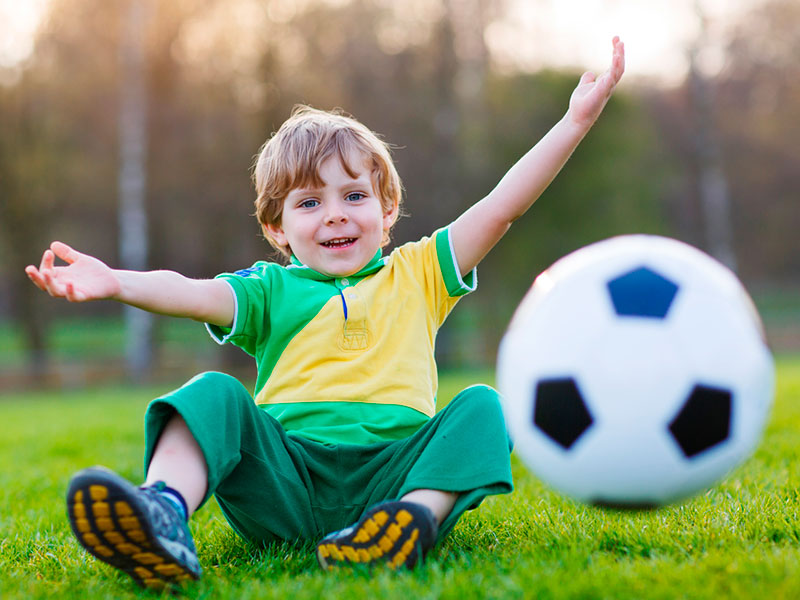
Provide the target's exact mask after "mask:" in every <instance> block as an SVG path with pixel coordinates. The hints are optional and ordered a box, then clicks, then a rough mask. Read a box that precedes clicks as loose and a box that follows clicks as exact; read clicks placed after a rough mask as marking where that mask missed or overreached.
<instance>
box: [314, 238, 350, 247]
mask: <svg viewBox="0 0 800 600" xmlns="http://www.w3.org/2000/svg"><path fill="white" fill-rule="evenodd" d="M354 241H355V239H354V238H341V239H338V240H328V241H327V242H323V243H322V245H323V246H328V247H329V248H330V247H335V246H346V245H347V244H350V243H352V242H354Z"/></svg>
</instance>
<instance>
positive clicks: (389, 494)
mask: <svg viewBox="0 0 800 600" xmlns="http://www.w3.org/2000/svg"><path fill="white" fill-rule="evenodd" d="M175 412H177V413H179V414H180V415H181V416H182V417H183V419H184V420H185V421H186V424H187V425H188V426H189V430H190V431H191V432H192V435H193V436H194V437H195V439H196V440H197V442H198V444H199V445H200V448H201V450H202V452H203V455H204V456H205V459H206V464H207V465H208V491H207V494H206V497H205V498H204V499H203V502H205V501H206V500H208V498H210V497H211V495H212V494H213V495H216V497H217V502H218V503H219V506H220V508H221V509H222V512H223V513H224V515H225V517H226V518H227V519H228V521H229V523H230V524H231V526H232V527H233V528H234V530H235V531H236V532H237V533H238V534H239V535H241V536H242V537H243V538H245V539H247V540H250V541H253V542H256V543H266V542H271V541H274V540H298V539H303V540H310V541H315V540H318V539H320V538H321V537H323V536H324V535H325V534H327V533H330V532H331V531H336V530H338V529H342V528H344V527H346V526H348V525H351V524H353V523H354V522H356V521H357V520H358V519H359V517H360V516H361V514H362V513H363V512H364V511H365V510H366V509H367V508H369V507H370V506H372V505H374V504H376V503H378V502H382V501H384V500H395V499H398V498H400V497H402V496H403V495H404V494H406V493H408V492H410V491H412V490H415V489H435V490H444V491H450V492H458V493H459V497H458V500H457V502H456V505H455V507H454V508H453V511H452V512H451V513H450V516H449V517H448V518H447V519H446V520H445V521H444V523H442V525H441V527H440V529H439V539H440V540H441V539H442V538H443V537H444V536H445V535H446V534H447V533H448V532H449V531H450V530H451V529H452V527H453V526H454V525H455V523H456V521H457V520H458V518H459V517H460V516H461V514H463V513H464V511H466V510H469V509H472V508H475V507H477V506H478V504H480V503H481V501H482V500H483V499H484V498H485V497H486V496H488V495H490V494H503V493H508V492H511V490H512V489H513V488H512V481H511V465H510V458H509V456H510V442H509V439H508V435H507V433H506V429H505V422H504V419H503V414H502V412H501V408H500V403H499V398H498V395H497V392H496V391H495V390H493V389H492V388H490V387H487V386H482V385H478V386H473V387H470V388H467V389H466V390H464V391H462V392H461V393H460V394H458V395H457V396H456V397H455V398H453V400H452V401H451V402H450V404H448V405H447V406H446V407H445V408H444V409H442V410H441V411H440V412H439V413H438V414H437V415H436V416H434V417H433V418H432V419H431V420H430V421H429V422H427V423H426V424H425V425H423V426H422V427H421V428H420V429H419V431H417V432H416V433H415V434H414V435H411V436H409V437H407V438H404V439H401V440H397V441H388V442H381V443H378V444H370V445H355V444H339V445H335V446H334V445H329V444H322V443H319V442H315V441H311V440H307V439H305V438H303V437H301V436H298V435H293V434H287V432H286V431H285V430H284V429H283V427H281V425H280V423H278V421H276V420H275V419H274V418H273V417H271V416H270V415H268V414H267V413H266V412H264V411H263V410H261V409H260V408H258V407H257V406H256V404H255V403H254V402H253V398H252V396H251V395H250V393H249V392H248V391H247V389H246V388H245V387H244V386H243V385H242V384H241V383H239V382H238V381H237V380H236V379H235V378H233V377H230V376H228V375H224V374H222V373H204V374H202V375H198V376H197V377H195V378H194V379H192V380H191V381H189V382H188V383H187V384H186V385H184V386H183V387H181V388H180V389H178V390H176V391H174V392H172V393H171V394H169V395H167V396H165V397H163V398H159V399H157V400H154V401H153V402H152V403H150V405H149V406H148V409H147V414H146V415H145V470H147V468H148V466H149V464H150V460H151V459H152V456H153V450H154V449H155V445H156V442H157V441H158V437H159V435H160V434H161V431H162V430H163V429H164V426H165V425H166V424H167V421H168V420H169V419H170V417H171V416H172V415H173V414H174V413H175Z"/></svg>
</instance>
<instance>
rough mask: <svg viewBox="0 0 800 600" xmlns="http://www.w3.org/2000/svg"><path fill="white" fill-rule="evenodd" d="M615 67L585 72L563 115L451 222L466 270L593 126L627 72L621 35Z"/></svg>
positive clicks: (460, 262) (463, 270)
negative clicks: (484, 194)
mask: <svg viewBox="0 0 800 600" xmlns="http://www.w3.org/2000/svg"><path fill="white" fill-rule="evenodd" d="M612 43H613V46H614V51H613V56H612V60H611V66H610V67H609V69H608V70H607V71H606V72H605V73H603V74H602V75H601V76H600V77H595V75H594V74H593V73H589V72H587V73H584V74H583V76H582V77H581V79H580V82H579V83H578V86H577V87H576V88H575V90H574V91H573V92H572V97H571V98H570V102H569V109H568V110H567V113H566V114H565V115H564V117H563V118H562V119H561V120H560V121H559V122H558V123H556V124H555V126H553V128H552V129H551V130H550V131H549V132H548V133H547V134H546V135H545V136H544V137H543V138H542V139H541V140H539V142H538V143H537V144H536V145H535V146H534V147H533V148H531V150H529V151H528V153H527V154H525V156H523V157H522V158H521V159H520V160H519V161H518V162H517V163H516V164H515V165H514V166H513V167H511V169H510V170H509V171H508V172H507V173H506V174H505V176H504V177H503V179H501V180H500V183H498V184H497V186H496V187H495V188H494V189H493V190H492V191H491V192H490V193H489V195H488V196H486V197H485V198H483V199H482V200H481V201H479V202H477V203H476V204H474V205H472V206H471V207H470V208H469V209H467V211H465V212H464V213H463V214H462V215H461V216H460V217H458V218H457V219H456V220H455V221H454V222H453V223H452V225H451V226H450V235H451V239H452V243H453V249H454V251H455V254H456V258H457V259H458V266H459V268H460V270H461V273H462V275H464V274H466V273H468V272H469V271H471V270H472V269H473V268H474V267H475V266H477V264H478V263H479V262H480V261H481V260H482V259H483V257H484V256H486V254H487V253H488V252H489V250H491V249H492V248H493V247H494V245H495V244H496V243H497V242H499V241H500V238H502V237H503V235H505V233H506V231H508V228H509V227H510V226H511V223H513V222H514V221H515V220H516V219H518V218H519V217H521V216H522V215H523V214H524V213H525V211H526V210H528V208H530V206H531V205H532V204H533V203H534V202H535V201H536V199H537V198H538V197H539V196H540V195H541V194H542V192H543V191H544V190H545V189H546V188H547V186H548V185H550V182H551V181H552V180H553V179H554V178H555V176H556V175H557V174H558V172H559V171H560V170H561V168H562V167H563V166H564V164H565V163H566V162H567V160H568V159H569V157H570V155H571V154H572V152H573V151H574V150H575V148H576V147H577V146H578V144H579V143H580V141H581V140H582V139H583V137H584V136H585V135H586V133H587V132H588V131H589V129H591V127H592V125H593V124H594V122H595V121H596V120H597V118H598V117H599V116H600V113H601V112H602V111H603V107H605V105H606V102H608V99H609V98H610V97H611V94H612V93H613V91H614V88H615V87H616V85H617V83H618V82H619V80H620V78H621V77H622V73H623V72H624V71H625V47H624V45H623V43H622V42H621V41H620V40H619V38H618V37H615V38H614V39H613V41H612Z"/></svg>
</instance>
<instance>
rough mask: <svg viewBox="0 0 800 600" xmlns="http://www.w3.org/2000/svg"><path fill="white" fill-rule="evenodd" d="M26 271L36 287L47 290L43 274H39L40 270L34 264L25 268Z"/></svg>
mask: <svg viewBox="0 0 800 600" xmlns="http://www.w3.org/2000/svg"><path fill="white" fill-rule="evenodd" d="M25 273H26V274H27V275H28V279H30V280H31V281H32V282H33V284H34V285H35V286H36V287H38V288H39V289H40V290H42V291H43V292H46V291H47V289H46V288H45V285H44V280H43V279H42V276H41V275H40V274H39V270H38V269H37V268H36V267H34V266H33V265H28V266H27V267H26V268H25Z"/></svg>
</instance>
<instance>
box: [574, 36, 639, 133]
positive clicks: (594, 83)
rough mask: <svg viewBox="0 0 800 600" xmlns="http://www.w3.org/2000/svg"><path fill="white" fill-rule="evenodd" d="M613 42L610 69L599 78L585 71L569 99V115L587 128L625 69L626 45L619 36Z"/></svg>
mask: <svg viewBox="0 0 800 600" xmlns="http://www.w3.org/2000/svg"><path fill="white" fill-rule="evenodd" d="M612 44H613V45H614V53H613V55H612V58H611V66H610V67H609V68H608V70H607V71H606V72H605V73H603V74H602V75H600V77H597V78H595V75H594V73H592V72H590V71H587V72H586V73H584V74H583V76H582V77H581V80H580V82H578V87H576V88H575V91H573V92H572V97H571V98H570V101H569V112H568V114H567V116H568V117H569V118H570V120H571V121H572V122H573V123H575V124H576V125H579V126H581V127H584V128H586V129H588V128H589V127H591V126H592V124H593V123H594V122H595V121H596V120H597V117H599V116H600V113H601V112H602V111H603V107H605V105H606V102H608V99H609V98H610V97H611V94H612V93H613V92H614V88H615V87H616V85H617V83H619V80H620V79H621V78H622V73H623V72H624V71H625V45H624V44H623V43H622V42H621V41H620V39H619V38H618V37H614V39H613V40H612Z"/></svg>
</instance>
